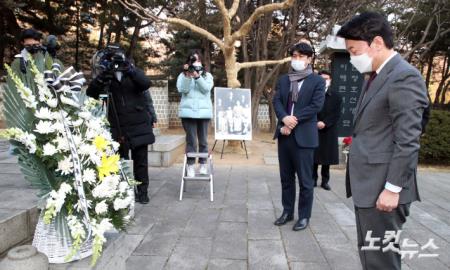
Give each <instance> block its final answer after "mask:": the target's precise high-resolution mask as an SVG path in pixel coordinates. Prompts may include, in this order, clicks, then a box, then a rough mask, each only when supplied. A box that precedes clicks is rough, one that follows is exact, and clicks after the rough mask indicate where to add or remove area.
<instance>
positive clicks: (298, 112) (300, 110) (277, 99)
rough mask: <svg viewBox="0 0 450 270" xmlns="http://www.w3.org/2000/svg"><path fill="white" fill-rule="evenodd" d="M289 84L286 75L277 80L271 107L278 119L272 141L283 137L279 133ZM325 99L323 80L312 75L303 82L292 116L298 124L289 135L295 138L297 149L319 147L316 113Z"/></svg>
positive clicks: (284, 113) (286, 102)
mask: <svg viewBox="0 0 450 270" xmlns="http://www.w3.org/2000/svg"><path fill="white" fill-rule="evenodd" d="M290 89H291V82H290V81H289V77H288V75H287V74H285V75H283V76H281V77H280V78H279V79H278V82H277V85H276V93H275V96H274V97H273V101H272V102H273V106H274V109H275V114H276V115H277V118H278V124H277V128H276V131H275V134H274V139H276V138H278V137H279V136H284V135H282V134H281V133H280V129H281V127H283V125H284V124H283V122H282V121H281V120H282V119H283V118H284V117H285V116H288V115H289V113H288V112H287V104H288V98H289V91H290ZM324 99H325V80H324V79H323V78H322V77H321V76H319V75H317V74H315V73H312V74H310V75H309V76H307V77H306V78H305V79H304V80H303V84H302V87H301V88H300V92H299V95H298V100H297V103H296V104H295V105H294V116H295V117H297V120H298V124H297V126H296V127H295V128H294V130H293V131H292V133H291V135H289V136H295V141H296V142H297V145H298V146H299V147H307V148H315V147H317V146H318V145H319V139H318V132H317V113H318V112H320V110H321V109H322V106H323V103H324Z"/></svg>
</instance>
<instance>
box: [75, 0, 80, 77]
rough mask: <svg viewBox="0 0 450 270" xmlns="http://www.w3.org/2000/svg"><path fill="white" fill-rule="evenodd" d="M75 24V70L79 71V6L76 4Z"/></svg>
mask: <svg viewBox="0 0 450 270" xmlns="http://www.w3.org/2000/svg"><path fill="white" fill-rule="evenodd" d="M76 23H77V27H76V34H75V35H76V41H75V69H77V70H79V69H80V66H79V61H80V59H79V54H80V52H79V50H80V24H81V22H80V4H79V3H77V18H76Z"/></svg>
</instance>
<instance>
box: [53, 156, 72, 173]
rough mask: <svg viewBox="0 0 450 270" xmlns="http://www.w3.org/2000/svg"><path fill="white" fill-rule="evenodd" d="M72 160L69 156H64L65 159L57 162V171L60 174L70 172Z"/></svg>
mask: <svg viewBox="0 0 450 270" xmlns="http://www.w3.org/2000/svg"><path fill="white" fill-rule="evenodd" d="M72 167H73V164H72V160H71V158H70V157H66V158H65V159H63V160H61V161H60V162H58V169H56V170H57V171H60V172H61V174H62V175H67V174H70V173H71V172H72Z"/></svg>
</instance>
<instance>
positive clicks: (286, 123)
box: [273, 42, 325, 231]
mask: <svg viewBox="0 0 450 270" xmlns="http://www.w3.org/2000/svg"><path fill="white" fill-rule="evenodd" d="M289 54H290V55H291V59H292V60H291V69H290V71H289V73H288V74H285V75H282V76H281V77H280V78H279V79H278V82H277V86H276V93H275V96H274V98H273V105H274V108H275V113H276V115H277V118H278V125H277V129H276V131H275V135H274V139H278V161H279V164H280V178H281V189H282V192H281V197H282V204H283V213H282V215H281V216H280V217H279V218H278V219H277V220H276V221H275V223H274V224H275V225H278V226H280V225H284V224H286V223H287V222H288V221H291V220H293V218H294V204H295V197H296V187H295V174H296V173H297V177H298V182H299V186H300V194H299V200H298V221H297V222H296V224H295V225H294V227H293V230H294V231H298V230H303V229H305V228H306V227H307V226H308V223H309V218H310V217H311V210H312V204H313V198H314V180H313V177H312V169H313V162H314V149H315V148H316V147H317V146H318V145H319V141H318V131H317V113H318V112H319V111H320V109H321V108H322V105H323V102H324V96H325V80H324V79H323V78H322V77H321V76H319V75H317V74H314V73H313V71H312V67H311V61H312V57H313V50H312V48H311V46H310V45H309V44H308V43H305V42H300V43H298V44H296V45H294V46H293V47H292V48H291V49H290V50H289Z"/></svg>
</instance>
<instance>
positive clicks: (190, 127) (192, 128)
mask: <svg viewBox="0 0 450 270" xmlns="http://www.w3.org/2000/svg"><path fill="white" fill-rule="evenodd" d="M181 123H182V124H183V128H184V131H185V132H186V153H189V152H199V153H208V126H209V119H195V118H181ZM197 141H198V149H197ZM199 162H200V163H201V164H205V163H206V159H202V158H201V159H199ZM187 163H188V164H189V165H192V164H194V163H195V158H188V160H187Z"/></svg>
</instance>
